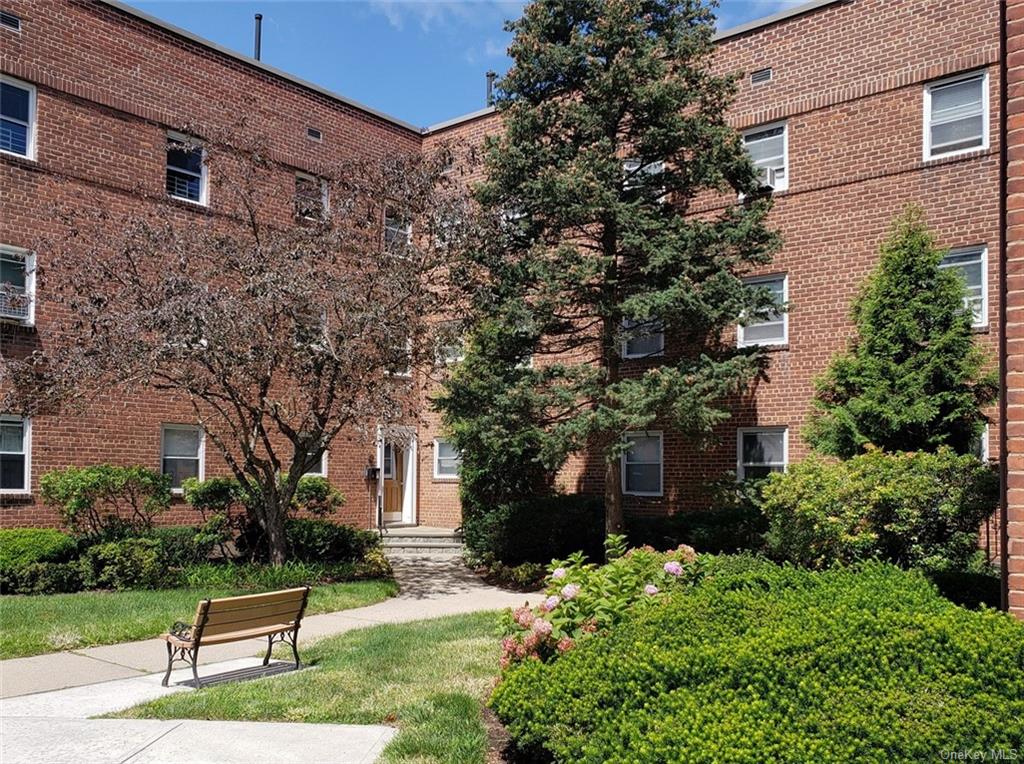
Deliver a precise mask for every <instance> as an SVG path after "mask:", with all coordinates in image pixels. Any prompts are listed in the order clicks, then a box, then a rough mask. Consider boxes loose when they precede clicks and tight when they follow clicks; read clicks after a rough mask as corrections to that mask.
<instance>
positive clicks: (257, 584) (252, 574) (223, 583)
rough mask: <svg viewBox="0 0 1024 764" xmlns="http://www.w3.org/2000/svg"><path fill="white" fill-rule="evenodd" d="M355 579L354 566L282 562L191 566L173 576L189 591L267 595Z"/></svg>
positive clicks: (351, 564)
mask: <svg viewBox="0 0 1024 764" xmlns="http://www.w3.org/2000/svg"><path fill="white" fill-rule="evenodd" d="M355 578H359V576H358V575H357V574H356V565H355V564H353V563H346V564H341V565H321V564H317V563H311V562H286V563H285V564H283V565H277V566H274V565H257V564H254V563H203V564H200V565H192V566H189V567H188V568H186V569H184V570H183V571H181V572H180V573H179V574H178V576H177V581H176V582H177V584H178V585H179V586H185V587H189V588H193V589H248V590H252V591H270V590H273V589H290V588H293V587H296V586H312V585H313V584H318V583H333V582H335V581H351V580H353V579H355Z"/></svg>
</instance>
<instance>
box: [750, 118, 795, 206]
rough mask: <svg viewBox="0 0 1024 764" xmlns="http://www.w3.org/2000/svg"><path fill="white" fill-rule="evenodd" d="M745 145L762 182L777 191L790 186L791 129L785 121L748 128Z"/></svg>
mask: <svg viewBox="0 0 1024 764" xmlns="http://www.w3.org/2000/svg"><path fill="white" fill-rule="evenodd" d="M743 145H744V146H746V149H747V153H748V154H750V159H751V161H752V162H753V163H754V166H755V167H756V168H757V169H758V173H759V174H760V176H761V181H762V183H764V184H765V185H766V186H771V187H772V188H773V189H774V190H776V191H785V190H786V189H787V188H789V131H788V129H787V128H786V124H785V123H782V124H778V125H766V126H764V127H757V128H754V129H753V130H747V131H746V132H745V133H743Z"/></svg>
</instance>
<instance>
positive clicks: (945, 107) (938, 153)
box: [924, 72, 988, 160]
mask: <svg viewBox="0 0 1024 764" xmlns="http://www.w3.org/2000/svg"><path fill="white" fill-rule="evenodd" d="M986 148H988V73H987V72H974V73H972V74H964V75H958V76H956V77H950V78H948V79H945V80H940V81H939V82H933V83H932V84H930V85H926V86H925V89H924V158H925V159H926V160H928V159H936V158H939V157H949V156H956V155H957V154H963V153H964V152H967V151H976V150H978V149H986Z"/></svg>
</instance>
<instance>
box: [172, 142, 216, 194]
mask: <svg viewBox="0 0 1024 764" xmlns="http://www.w3.org/2000/svg"><path fill="white" fill-rule="evenodd" d="M167 142H168V143H181V144H183V145H185V146H191V147H192V149H193V150H195V149H199V156H200V159H199V199H189V198H188V197H185V196H175V195H174V194H172V193H170V192H168V191H167V171H168V169H170V168H171V165H169V164H168V163H167V160H168V157H167V156H166V151H165V156H164V193H165V194H167V198H169V199H174V200H175V201H179V202H185V203H186V204H195V205H197V206H199V207H207V206H209V202H210V184H209V178H208V177H207V176H208V174H209V173H208V168H207V166H206V149H205V148H204V147H203V145H202V144H201V143H199V142H198V141H196V139H195V138H192V137H189V136H187V135H185V134H184V133H175V132H168V133H167ZM174 170H175V171H176V172H184V173H189V171H188V170H182V169H181V168H180V167H175V168H174ZM189 174H190V173H189Z"/></svg>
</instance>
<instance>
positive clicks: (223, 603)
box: [210, 587, 306, 613]
mask: <svg viewBox="0 0 1024 764" xmlns="http://www.w3.org/2000/svg"><path fill="white" fill-rule="evenodd" d="M305 595H306V588H305V587H302V588H301V589H284V590H282V591H279V592H267V593H266V594H243V595H242V596H241V597H221V598H220V599H215V600H210V612H211V613H213V612H216V611H218V610H237V609H239V608H246V607H256V606H259V605H267V604H270V603H273V602H292V601H295V602H301V601H302V598H303V597H304V596H305Z"/></svg>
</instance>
